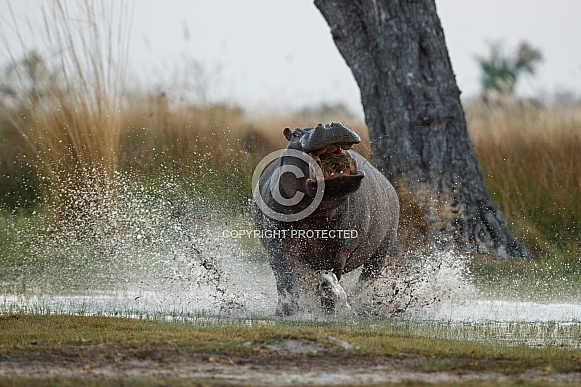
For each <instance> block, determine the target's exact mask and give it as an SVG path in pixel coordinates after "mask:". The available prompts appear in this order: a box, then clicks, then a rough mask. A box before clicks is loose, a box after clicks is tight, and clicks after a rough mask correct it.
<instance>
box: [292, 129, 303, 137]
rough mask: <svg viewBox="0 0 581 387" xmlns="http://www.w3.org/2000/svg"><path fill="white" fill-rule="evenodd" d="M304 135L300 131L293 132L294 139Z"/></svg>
mask: <svg viewBox="0 0 581 387" xmlns="http://www.w3.org/2000/svg"><path fill="white" fill-rule="evenodd" d="M302 135H303V134H302V133H301V132H299V131H298V130H297V131H295V132H293V137H296V138H299V137H301V136H302Z"/></svg>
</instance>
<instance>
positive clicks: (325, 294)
mask: <svg viewBox="0 0 581 387" xmlns="http://www.w3.org/2000/svg"><path fill="white" fill-rule="evenodd" d="M339 250H340V252H339V253H337V255H336V256H335V264H334V266H335V267H334V268H333V270H332V271H323V272H321V274H320V277H319V280H320V283H319V294H320V296H321V307H322V308H323V311H324V312H325V313H327V314H333V313H335V307H336V305H337V303H338V304H340V305H342V306H344V307H346V308H347V309H350V308H351V307H350V306H349V304H348V303H347V295H346V293H345V290H344V289H343V287H342V286H341V285H340V284H339V280H340V279H341V277H342V275H343V271H344V270H345V262H346V261H347V256H346V255H345V254H344V253H343V250H341V249H339Z"/></svg>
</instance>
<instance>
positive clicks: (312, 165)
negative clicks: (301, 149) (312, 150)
mask: <svg viewBox="0 0 581 387" xmlns="http://www.w3.org/2000/svg"><path fill="white" fill-rule="evenodd" d="M317 159H319V158H318V157H316V156H315V158H314V160H312V161H311V162H310V163H309V179H311V180H312V181H321V180H324V176H317V174H316V173H315V164H316V163H317ZM319 161H320V160H319Z"/></svg>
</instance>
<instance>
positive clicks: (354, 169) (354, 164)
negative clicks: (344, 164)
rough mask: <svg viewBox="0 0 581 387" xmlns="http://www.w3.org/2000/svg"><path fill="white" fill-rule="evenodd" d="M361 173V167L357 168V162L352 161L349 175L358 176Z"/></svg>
mask: <svg viewBox="0 0 581 387" xmlns="http://www.w3.org/2000/svg"><path fill="white" fill-rule="evenodd" d="M357 173H359V167H358V166H357V160H355V159H351V162H350V163H349V174H350V175H357Z"/></svg>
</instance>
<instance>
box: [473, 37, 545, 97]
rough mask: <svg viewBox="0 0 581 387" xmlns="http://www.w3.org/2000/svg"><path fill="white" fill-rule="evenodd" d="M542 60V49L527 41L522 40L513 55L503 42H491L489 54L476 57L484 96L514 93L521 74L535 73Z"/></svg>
mask: <svg viewBox="0 0 581 387" xmlns="http://www.w3.org/2000/svg"><path fill="white" fill-rule="evenodd" d="M542 60H543V55H542V53H541V51H540V50H539V49H537V48H534V47H532V46H531V45H530V44H529V43H527V42H526V41H522V42H521V43H520V44H519V46H518V47H517V49H516V51H515V52H514V53H513V54H512V55H509V54H506V53H505V52H504V51H503V46H502V43H501V42H496V43H492V44H490V45H489V53H488V56H486V57H485V56H477V57H476V61H477V62H478V64H479V66H480V71H481V78H480V83H481V86H482V96H483V97H484V98H485V99H486V98H488V97H489V96H490V94H491V93H498V94H501V95H514V92H515V88H516V85H517V81H518V80H519V79H520V77H521V75H522V74H530V75H534V74H535V71H536V67H537V65H538V63H540V62H542Z"/></svg>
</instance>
